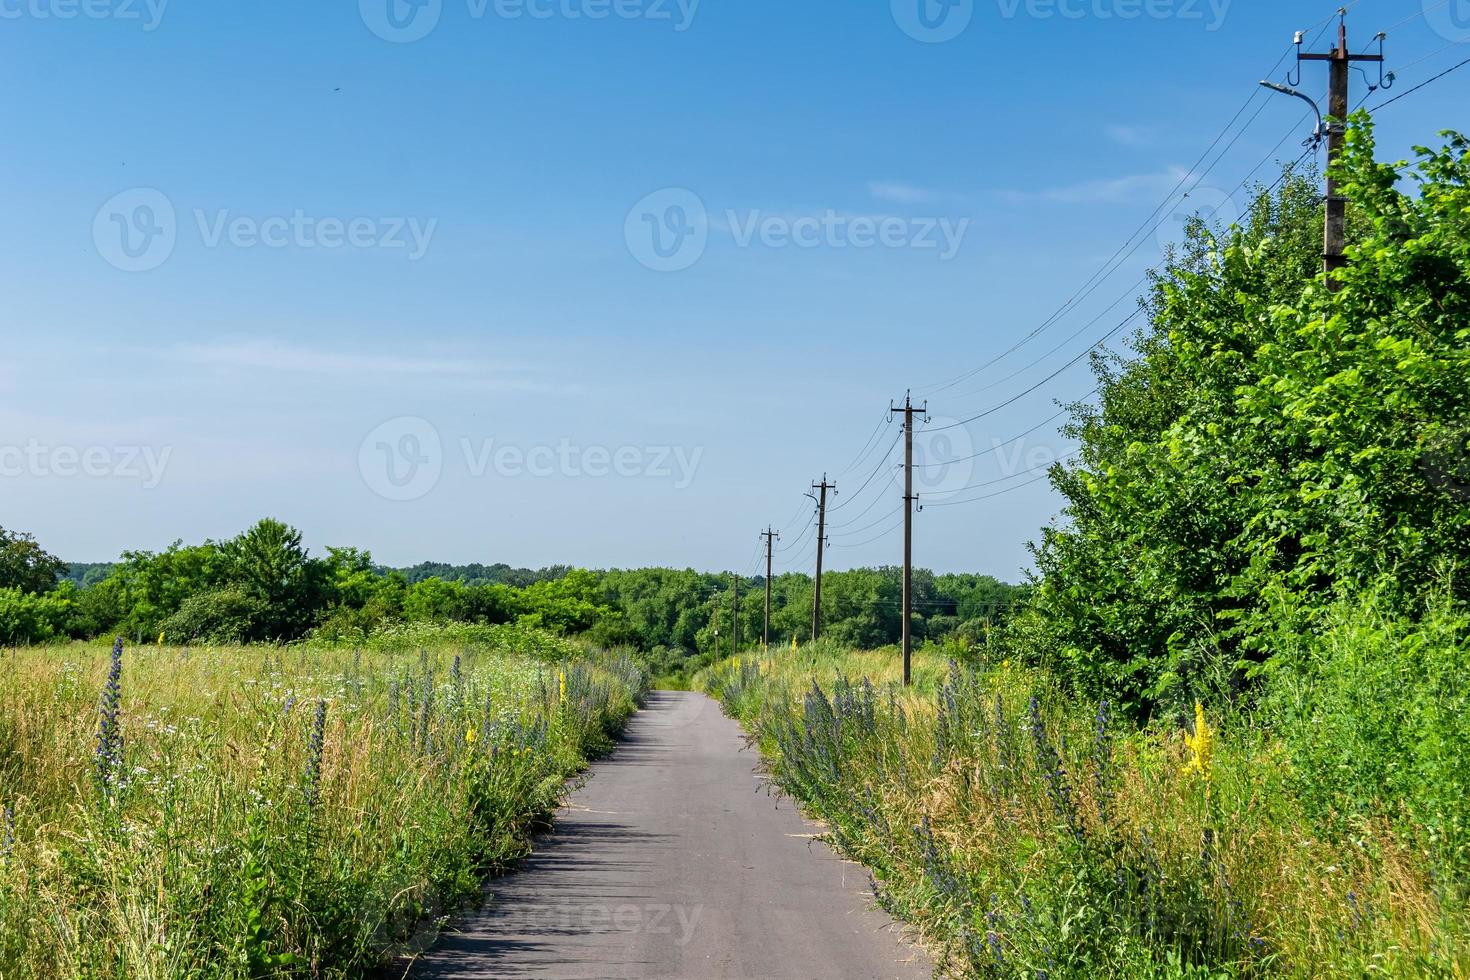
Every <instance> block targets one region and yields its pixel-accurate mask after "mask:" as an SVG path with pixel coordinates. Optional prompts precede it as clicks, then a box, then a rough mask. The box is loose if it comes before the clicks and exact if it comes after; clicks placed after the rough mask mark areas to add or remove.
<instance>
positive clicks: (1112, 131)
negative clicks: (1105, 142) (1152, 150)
mask: <svg viewBox="0 0 1470 980" xmlns="http://www.w3.org/2000/svg"><path fill="white" fill-rule="evenodd" d="M1103 135H1105V136H1106V137H1107V138H1108V139H1110V140H1112V141H1113V142H1114V143H1117V144H1118V145H1119V146H1129V147H1143V146H1153V145H1154V144H1155V143H1156V142H1157V141H1158V131H1157V130H1156V129H1154V128H1153V127H1152V126H1125V125H1122V124H1116V123H1115V124H1113V125H1111V126H1107V127H1105V128H1104V129H1103Z"/></svg>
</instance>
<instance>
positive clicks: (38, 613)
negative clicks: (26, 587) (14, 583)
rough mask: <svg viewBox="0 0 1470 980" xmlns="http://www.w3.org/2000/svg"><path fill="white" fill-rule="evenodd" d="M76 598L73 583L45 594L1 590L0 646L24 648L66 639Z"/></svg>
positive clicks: (18, 590)
mask: <svg viewBox="0 0 1470 980" xmlns="http://www.w3.org/2000/svg"><path fill="white" fill-rule="evenodd" d="M72 595H73V590H72V587H71V584H70V583H67V584H66V585H64V586H62V587H61V588H59V589H56V590H54V591H52V592H48V593H46V594H44V595H37V594H35V593H31V592H24V591H22V590H20V589H9V588H4V589H0V645H4V646H24V645H28V644H32V643H44V642H46V641H47V640H50V639H53V638H55V637H57V636H64V635H65V631H66V627H67V624H68V622H69V621H70V619H71V607H72Z"/></svg>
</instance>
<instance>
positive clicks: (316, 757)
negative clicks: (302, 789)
mask: <svg viewBox="0 0 1470 980" xmlns="http://www.w3.org/2000/svg"><path fill="white" fill-rule="evenodd" d="M326 736H327V702H326V699H325V698H318V699H317V702H316V718H315V719H314V720H313V721H312V725H311V738H310V739H309V740H308V741H307V743H306V802H307V804H308V805H310V806H316V804H317V801H318V800H320V798H321V783H322V748H323V746H324V745H325V743H326Z"/></svg>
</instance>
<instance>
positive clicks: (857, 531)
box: [839, 497, 903, 537]
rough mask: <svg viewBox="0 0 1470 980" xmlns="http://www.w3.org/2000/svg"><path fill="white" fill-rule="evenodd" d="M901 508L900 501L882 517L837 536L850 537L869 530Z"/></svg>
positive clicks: (880, 498)
mask: <svg viewBox="0 0 1470 980" xmlns="http://www.w3.org/2000/svg"><path fill="white" fill-rule="evenodd" d="M877 499H879V500H882V499H883V498H882V497H879V498H877ZM901 510H903V504H902V503H901V502H900V503H899V505H898V506H897V507H895V508H893V509H892V510H890V511H889V512H888V513H886V514H884V515H883V516H882V517H880V518H878V519H877V520H876V521H873V522H872V523H871V524H865V525H863V526H862V527H860V528H856V529H854V530H851V531H848V532H847V533H846V535H839V537H844V536H845V537H851V536H852V535H854V534H862V533H863V532H865V531H870V530H872V529H873V528H875V527H877V526H878V525H879V524H882V523H883V522H884V521H886V520H888V519H889V518H890V517H892V516H893V515H894V514H897V513H898V512H899V511H901Z"/></svg>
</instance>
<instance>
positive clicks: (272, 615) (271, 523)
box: [218, 518, 331, 640]
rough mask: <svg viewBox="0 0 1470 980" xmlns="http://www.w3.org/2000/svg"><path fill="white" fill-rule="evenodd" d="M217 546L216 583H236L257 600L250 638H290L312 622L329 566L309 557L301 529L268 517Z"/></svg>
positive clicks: (324, 589) (306, 628) (324, 588)
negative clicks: (257, 610)
mask: <svg viewBox="0 0 1470 980" xmlns="http://www.w3.org/2000/svg"><path fill="white" fill-rule="evenodd" d="M218 551H219V557H220V566H219V569H218V580H219V581H220V583H221V584H229V585H234V586H237V587H239V589H240V590H242V592H243V593H244V594H245V595H248V596H250V597H251V598H253V599H254V600H255V601H256V603H258V605H259V609H260V612H259V615H258V616H257V618H256V619H255V621H254V623H253V624H252V628H251V638H252V639H258V640H276V639H292V638H295V637H297V636H300V635H301V634H303V633H305V632H306V631H307V630H308V629H309V628H310V627H311V626H312V625H313V623H314V622H315V619H316V615H317V611H318V608H319V606H320V604H321V601H322V599H323V598H324V596H325V595H327V594H328V585H329V572H330V571H331V569H330V568H329V567H328V566H327V565H326V564H325V563H322V562H314V561H312V560H311V559H310V558H308V556H307V553H306V549H305V548H304V547H302V544H301V532H300V531H298V530H296V529H295V528H293V527H290V526H289V525H287V524H284V523H282V522H280V521H277V520H272V519H269V518H267V519H265V520H262V521H260V522H258V523H257V524H256V525H255V526H254V527H252V528H250V529H249V530H248V531H245V532H244V533H242V534H240V535H238V536H237V537H234V538H231V539H230V540H229V541H226V542H224V543H223V544H221V545H219V548H218Z"/></svg>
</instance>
